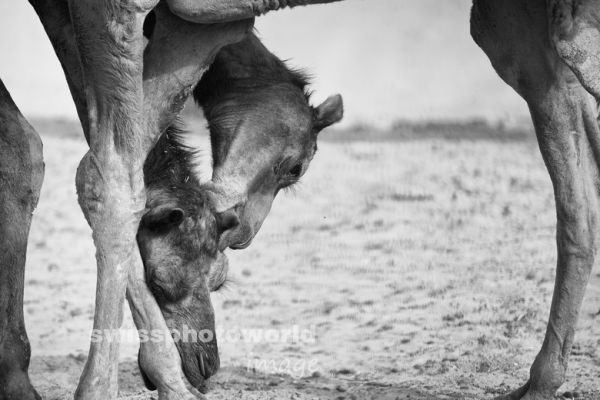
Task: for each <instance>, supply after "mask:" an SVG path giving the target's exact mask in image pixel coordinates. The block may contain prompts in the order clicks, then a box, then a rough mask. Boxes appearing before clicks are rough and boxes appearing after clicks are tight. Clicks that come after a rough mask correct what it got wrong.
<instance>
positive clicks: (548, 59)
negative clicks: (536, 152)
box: [471, 0, 600, 400]
mask: <svg viewBox="0 0 600 400" xmlns="http://www.w3.org/2000/svg"><path fill="white" fill-rule="evenodd" d="M569 8H570V7H569ZM547 10H548V9H547V4H546V0H530V1H527V2H523V1H520V0H507V1H501V2H499V1H495V0H479V1H476V2H475V3H474V6H473V12H472V16H471V32H472V35H473V38H474V39H475V41H476V42H477V44H479V45H480V46H481V48H482V49H483V50H484V51H485V53H486V54H487V56H488V57H489V58H490V60H491V62H492V65H493V66H494V68H495V69H496V71H497V72H498V74H499V75H500V77H501V78H502V79H503V80H504V81H505V82H506V83H508V84H509V85H511V86H512V87H513V88H514V89H515V90H516V91H517V92H518V93H519V94H520V95H521V96H522V97H523V98H524V99H525V100H526V101H527V104H528V105H529V108H530V111H531V115H532V118H533V122H534V125H535V130H536V134H537V138H538V142H539V146H540V150H541V153H542V156H543V158H544V161H545V163H546V166H547V169H548V172H549V173H550V177H551V179H552V184H553V187H554V194H555V202H556V214H557V233H556V243H557V250H558V260H557V268H556V282H555V287H554V294H553V298H552V306H551V310H550V317H549V320H548V326H547V330H546V336H545V339H544V342H543V344H542V348H541V350H540V352H539V354H538V355H537V357H536V359H535V361H534V363H533V365H532V366H531V370H530V376H529V380H528V382H527V383H526V384H525V385H524V386H523V387H521V388H520V389H517V390H516V391H514V392H513V393H510V394H508V395H506V396H503V397H500V398H499V399H500V400H546V399H550V398H553V397H554V395H555V392H556V391H557V390H558V388H559V387H560V386H561V385H562V384H563V382H564V380H565V375H566V372H567V364H568V358H569V354H570V352H571V347H572V345H573V340H574V335H575V327H576V325H577V318H578V315H579V310H580V308H581V304H582V301H583V297H584V294H585V289H586V285H587V283H588V280H589V277H590V273H591V269H592V266H593V263H594V259H595V256H596V251H597V248H598V229H599V228H600V227H599V218H600V208H599V206H600V202H599V192H598V188H599V187H600V179H599V176H600V163H599V162H600V129H599V127H598V121H597V117H598V109H597V102H596V100H595V99H594V98H593V97H592V96H591V95H590V94H589V93H588V92H587V91H586V90H585V89H584V87H583V86H582V84H581V83H580V81H579V79H578V77H581V74H574V73H573V72H572V71H571V70H570V69H569V67H567V65H566V64H565V63H564V62H563V61H562V60H561V58H560V56H559V54H558V53H557V51H556V48H555V46H554V43H552V41H551V35H550V33H549V31H548V28H549V25H548V23H547V17H548V15H549V13H548V11H547ZM586 87H587V86H586Z"/></svg>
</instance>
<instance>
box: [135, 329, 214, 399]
mask: <svg viewBox="0 0 600 400" xmlns="http://www.w3.org/2000/svg"><path fill="white" fill-rule="evenodd" d="M171 322H172V321H169V322H168V323H167V325H168V326H169V329H171V332H172V333H173V332H179V333H178V334H176V335H174V334H172V336H173V339H174V341H175V346H176V347H177V351H178V352H179V357H180V358H181V368H182V371H183V374H184V375H185V377H186V378H187V380H188V382H189V383H190V384H191V385H192V386H193V387H194V388H195V389H196V390H198V391H199V392H201V393H203V394H205V393H206V392H208V389H209V387H208V380H209V379H210V377H212V376H213V375H214V374H216V373H217V371H218V370H219V368H220V357H219V349H218V346H217V340H216V336H215V333H214V331H210V330H208V329H203V330H194V328H191V327H189V328H188V327H187V326H184V327H183V329H180V328H177V327H175V326H174V325H173V324H172V323H171ZM180 332H188V335H189V333H190V332H197V333H198V334H197V336H193V337H192V338H191V339H190V337H189V336H188V337H182V336H181V333H180ZM138 367H139V369H140V372H141V376H142V379H143V381H144V384H145V386H146V388H147V389H148V390H156V389H157V388H156V385H155V383H154V382H152V380H151V379H150V378H149V377H148V375H147V374H146V372H145V371H144V368H143V367H142V364H141V362H140V357H139V354H138Z"/></svg>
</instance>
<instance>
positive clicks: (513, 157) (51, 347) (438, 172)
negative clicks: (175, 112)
mask: <svg viewBox="0 0 600 400" xmlns="http://www.w3.org/2000/svg"><path fill="white" fill-rule="evenodd" d="M42 134H43V132H42ZM84 152H85V145H84V143H83V142H81V141H77V140H73V139H65V138H62V139H61V138H56V137H47V138H46V139H45V157H46V165H47V173H46V181H45V185H44V190H43V194H42V197H41V203H40V206H39V208H38V210H37V211H36V215H35V219H34V223H33V227H32V233H31V240H30V249H29V258H28V269H27V276H26V289H25V291H26V293H25V315H26V320H27V327H28V332H29V337H30V340H31V344H32V349H33V359H32V367H31V375H32V379H33V381H34V383H35V385H36V386H37V388H38V389H39V391H40V392H41V393H42V394H43V395H44V397H45V398H46V399H67V398H71V396H72V393H73V390H74V387H75V384H76V382H77V380H78V376H79V374H80V372H81V369H82V367H83V363H84V361H85V357H86V353H87V348H88V339H89V334H90V331H91V328H92V313H93V300H94V286H95V265H94V258H93V255H94V249H93V246H92V242H91V238H90V230H89V228H88V227H87V225H86V223H85V221H84V219H83V217H82V216H81V214H80V212H79V209H78V206H77V203H76V197H75V190H74V183H73V182H74V173H75V168H76V165H77V163H78V160H79V159H80V158H81V156H82V155H83V153H84ZM205 172H206V171H205ZM553 203H554V202H553V197H552V194H551V186H550V180H549V178H548V176H547V174H546V172H545V169H544V166H543V164H542V161H541V157H540V156H539V154H538V150H537V147H536V145H535V143H533V142H508V143H497V142H489V141H449V140H446V141H441V140H424V141H407V142H382V143H366V142H352V143H335V144H333V143H322V144H321V146H320V151H319V153H318V154H317V156H316V158H315V160H314V162H313V165H312V166H311V169H310V171H309V172H308V174H307V175H306V176H305V177H304V179H303V183H302V184H301V185H300V186H299V187H298V188H296V189H295V190H293V191H292V192H291V193H286V194H282V195H281V196H280V198H278V200H277V201H276V204H275V206H274V208H273V210H272V213H271V215H270V217H269V218H268V220H267V221H266V223H265V225H264V227H263V229H262V231H261V233H260V234H259V236H258V237H257V238H256V241H255V243H254V244H253V245H252V246H251V248H249V249H247V250H244V251H241V252H232V253H230V254H229V256H230V263H231V266H232V268H231V269H232V280H233V282H232V283H231V284H230V285H229V287H228V288H226V289H225V290H223V291H221V292H220V293H216V294H215V295H214V300H213V301H214V304H215V307H216V313H217V324H218V327H219V329H220V331H222V332H223V335H222V337H219V340H220V349H221V365H222V366H223V370H222V372H221V373H220V374H219V375H217V376H216V377H215V378H214V379H213V386H214V389H213V390H212V392H211V393H210V394H209V395H208V398H209V399H234V398H235V399H248V400H249V399H260V400H266V399H277V400H279V399H297V400H301V399H302V400H304V399H382V400H388V399H389V400H392V399H417V400H442V399H486V398H488V399H489V398H492V397H494V395H497V394H499V393H503V392H505V391H506V390H508V389H510V388H515V387H516V386H517V385H519V384H522V383H523V382H524V381H525V379H526V378H527V376H528V369H529V365H530V363H531V362H532V360H533V358H534V357H535V355H536V353H537V350H538V349H539V346H540V344H541V341H542V338H543V334H544V330H545V322H546V318H547V315H548V310H549V304H550V299H551V294H552V288H553V277H554V266H555V259H556V255H555V248H554V224H555V222H554V221H555V218H554V205H553ZM599 310H600V275H598V272H597V271H595V272H594V276H593V279H592V282H591V284H590V287H589V290H588V292H587V297H586V300H585V305H584V308H583V311H582V316H581V319H580V322H579V329H578V334H577V338H576V343H575V346H574V351H573V355H572V358H571V362H570V370H569V373H568V381H567V383H566V384H565V385H564V386H563V387H562V388H561V392H565V391H569V392H571V394H575V395H578V396H579V398H584V399H598V398H600V391H598V390H599V386H600V385H599V383H600V353H599V344H600V334H598V332H599V329H598V328H599V321H598V320H599V319H600V316H598V311H599ZM126 327H127V328H132V327H133V324H132V322H131V319H130V317H129V316H127V321H126ZM249 330H252V332H259V336H256V335H255V336H253V337H250V338H249V337H248V336H245V335H246V333H247V332H248V331H249ZM254 330H256V331H254ZM273 332H275V333H273ZM282 332H296V333H298V332H299V333H300V334H301V335H299V336H301V337H295V338H294V339H295V340H291V339H289V338H286V339H285V340H284V339H283V338H281V337H278V338H277V337H274V336H273V335H277V334H278V333H279V334H280V335H281V334H282ZM260 335H262V336H260ZM122 353H123V354H122V359H123V363H122V369H123V371H122V373H121V394H122V396H123V398H131V399H134V398H135V399H149V398H152V396H155V395H154V394H152V393H150V392H146V391H145V390H144V389H143V387H142V383H141V380H140V377H139V373H138V372H137V367H136V362H135V356H136V354H137V344H136V342H135V341H134V340H128V341H126V342H125V343H124V345H123V352H122Z"/></svg>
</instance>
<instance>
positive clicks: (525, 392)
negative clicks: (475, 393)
mask: <svg viewBox="0 0 600 400" xmlns="http://www.w3.org/2000/svg"><path fill="white" fill-rule="evenodd" d="M553 398H554V395H550V396H548V395H547V394H542V393H539V392H537V391H536V392H534V391H532V390H530V384H529V382H527V383H526V384H525V385H523V386H521V387H520V388H518V389H517V390H515V391H513V392H511V393H509V394H506V395H503V396H498V397H495V398H494V400H550V399H553Z"/></svg>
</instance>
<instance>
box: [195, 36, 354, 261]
mask: <svg viewBox="0 0 600 400" xmlns="http://www.w3.org/2000/svg"><path fill="white" fill-rule="evenodd" d="M307 87H308V78H307V77H306V75H305V74H303V73H302V72H299V71H295V70H291V69H289V68H288V67H287V66H286V65H285V63H284V62H283V61H281V60H280V59H279V58H277V57H276V56H275V55H273V54H272V53H271V52H270V51H269V50H268V49H267V48H266V47H265V46H263V44H262V43H261V42H260V40H259V39H258V38H257V37H256V35H254V34H249V35H248V36H247V37H246V38H245V39H244V40H242V41H240V42H239V43H235V44H231V45H229V46H225V47H224V48H223V49H221V51H220V52H219V53H218V55H217V57H216V59H215V61H214V62H213V64H212V65H211V67H210V69H209V70H208V71H207V73H206V74H205V75H204V77H203V78H202V80H201V81H200V83H199V84H198V86H196V89H195V90H194V97H195V99H196V101H197V103H198V104H200V105H201V106H202V108H203V110H204V114H205V117H206V119H207V120H208V124H209V128H210V138H211V147H212V155H213V176H212V183H211V186H210V192H209V195H210V198H211V201H212V202H213V204H214V207H215V209H216V212H217V217H218V219H219V220H221V219H223V220H228V221H237V223H236V224H228V225H229V229H227V230H225V231H224V232H223V235H221V239H220V242H219V248H220V249H221V250H224V249H225V248H227V247H231V248H233V249H243V248H245V247H247V246H249V245H250V243H251V241H252V239H253V238H254V236H255V235H256V233H257V232H258V230H259V229H260V227H261V225H262V223H263V221H264V220H265V218H266V217H267V215H268V213H269V211H270V209H271V205H272V203H273V201H274V199H275V197H276V195H277V193H278V192H279V191H280V190H281V189H283V188H286V187H289V186H291V185H293V184H295V183H297V182H298V180H299V179H300V178H301V177H302V175H304V173H305V172H306V171H307V169H308V166H309V164H310V162H311V160H312V158H313V156H314V154H315V152H316V150H317V138H318V134H319V132H320V131H322V130H323V129H325V128H326V127H328V126H330V125H332V124H334V123H336V122H338V121H339V120H340V119H341V118H342V116H343V102H342V97H341V96H340V95H335V96H331V97H329V98H328V99H327V100H326V101H325V102H323V103H322V104H321V105H319V106H317V107H313V106H311V105H310V94H309V93H308V91H307Z"/></svg>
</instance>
